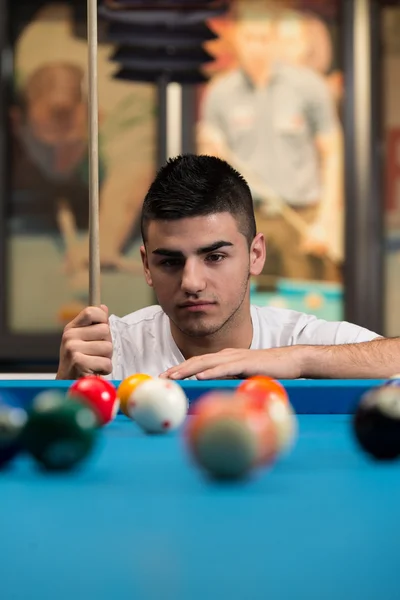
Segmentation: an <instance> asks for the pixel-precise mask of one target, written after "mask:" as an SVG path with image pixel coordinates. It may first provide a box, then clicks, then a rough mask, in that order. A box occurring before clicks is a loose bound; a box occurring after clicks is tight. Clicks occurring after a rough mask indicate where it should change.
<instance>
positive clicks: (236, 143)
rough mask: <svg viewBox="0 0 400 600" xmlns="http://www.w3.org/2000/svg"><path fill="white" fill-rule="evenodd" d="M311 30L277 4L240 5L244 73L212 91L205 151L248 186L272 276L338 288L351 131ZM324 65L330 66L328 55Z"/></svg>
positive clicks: (237, 45) (238, 49)
mask: <svg viewBox="0 0 400 600" xmlns="http://www.w3.org/2000/svg"><path fill="white" fill-rule="evenodd" d="M314 26H315V23H314ZM309 27H310V20H309V18H306V17H305V16H303V15H301V14H299V13H295V12H293V11H291V12H281V13H276V12H273V11H271V10H270V8H269V3H268V2H265V3H264V2H260V1H258V2H252V1H248V0H247V1H246V2H239V1H238V2H236V4H235V5H234V9H233V20H232V27H231V31H230V34H231V37H230V40H231V45H232V48H233V49H234V54H235V57H236V61H237V62H236V67H235V68H234V69H232V70H230V71H228V72H227V73H225V74H222V75H219V76H217V77H216V78H215V80H214V81H213V82H212V83H211V84H210V85H209V88H208V90H207V93H206V95H205V98H204V101H203V103H202V107H201V117H200V123H199V128H198V133H199V136H198V139H199V151H200V152H201V153H208V154H214V155H217V156H220V157H221V158H224V159H226V160H228V161H229V162H231V164H233V165H234V166H236V167H237V168H238V169H240V170H241V171H242V172H243V173H244V174H245V176H246V177H247V179H248V181H249V183H250V186H251V188H252V192H253V197H254V202H255V208H256V218H257V225H258V228H259V230H261V231H262V232H263V233H264V234H265V236H266V239H267V243H268V245H269V260H268V258H267V261H266V266H265V269H264V273H265V274H272V275H277V276H284V277H289V278H296V279H312V280H318V279H319V280H338V279H340V276H339V273H338V268H337V267H338V265H339V264H340V262H341V259H342V247H341V246H342V240H341V236H342V217H343V191H342V186H343V173H342V161H343V151H342V132H341V126H340V122H339V119H338V115H337V108H336V106H335V99H334V97H333V94H332V91H331V88H330V87H329V86H328V85H327V81H326V78H325V77H324V76H323V75H322V74H321V71H323V70H324V65H320V64H319V63H318V68H315V66H314V68H311V66H310V64H312V62H313V60H314V59H315V49H314V55H313V54H311V52H310V48H309V47H308V46H307V44H306V39H307V37H308V28H309ZM288 37H290V38H291V43H290V44H288ZM321 39H323V40H325V43H326V37H325V38H324V37H322V38H321ZM295 42H296V43H295ZM328 50H329V47H328ZM322 55H323V56H322ZM313 56H314V59H313ZM321 58H325V60H326V59H328V60H329V53H328V56H327V54H326V52H325V53H322V52H321ZM314 62H315V60H314ZM317 62H318V61H317ZM308 63H310V64H308ZM318 71H319V72H318Z"/></svg>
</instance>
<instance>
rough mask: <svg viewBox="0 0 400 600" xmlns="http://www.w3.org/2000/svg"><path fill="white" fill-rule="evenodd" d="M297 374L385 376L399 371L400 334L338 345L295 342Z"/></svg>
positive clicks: (313, 376)
mask: <svg viewBox="0 0 400 600" xmlns="http://www.w3.org/2000/svg"><path fill="white" fill-rule="evenodd" d="M298 348H299V352H301V353H302V358H301V365H302V367H301V373H302V374H301V377H306V378H311V379H318V378H324V379H386V378H388V377H391V376H392V375H395V374H396V373H400V338H392V339H389V338H377V339H375V340H372V341H370V342H359V343H357V344H343V345H339V346H298Z"/></svg>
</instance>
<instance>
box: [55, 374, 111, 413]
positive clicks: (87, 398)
mask: <svg viewBox="0 0 400 600" xmlns="http://www.w3.org/2000/svg"><path fill="white" fill-rule="evenodd" d="M67 395H68V396H69V397H70V398H74V399H78V400H81V401H82V402H85V403H87V404H88V405H89V406H90V407H91V408H92V409H93V410H94V412H95V413H96V415H97V417H98V419H99V421H100V424H101V425H106V424H107V423H109V422H110V421H112V420H113V419H114V418H115V416H116V414H117V412H118V409H119V400H118V398H117V390H116V388H115V386H114V385H113V384H112V383H110V382H109V381H107V380H106V379H103V378H102V377H99V376H98V375H88V376H86V377H81V378H80V379H77V380H76V381H75V382H74V383H73V384H72V385H71V387H70V388H69V390H68V394H67Z"/></svg>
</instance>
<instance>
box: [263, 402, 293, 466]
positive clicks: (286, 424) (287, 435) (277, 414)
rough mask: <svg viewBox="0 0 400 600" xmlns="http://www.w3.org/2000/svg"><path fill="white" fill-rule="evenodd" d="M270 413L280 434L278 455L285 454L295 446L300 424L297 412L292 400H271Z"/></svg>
mask: <svg viewBox="0 0 400 600" xmlns="http://www.w3.org/2000/svg"><path fill="white" fill-rule="evenodd" d="M267 406H268V413H269V415H270V417H271V420H272V422H273V423H274V425H275V428H276V432H277V436H278V440H277V441H278V455H285V454H287V453H288V452H290V450H291V449H292V448H293V446H294V444H295V442H296V439H297V435H298V425H297V417H296V414H295V412H294V410H293V408H292V406H291V404H290V402H284V401H282V400H271V401H269V402H268V405H267Z"/></svg>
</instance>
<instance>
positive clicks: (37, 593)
mask: <svg viewBox="0 0 400 600" xmlns="http://www.w3.org/2000/svg"><path fill="white" fill-rule="evenodd" d="M70 383H71V382H48V381H46V382H44V381H3V382H0V393H1V391H2V390H7V391H9V392H10V391H11V392H13V393H14V394H15V396H16V397H18V399H19V400H20V401H21V403H23V404H27V403H29V402H30V401H31V399H32V398H33V396H34V395H35V393H37V392H38V391H39V390H42V389H48V388H50V387H58V388H61V389H66V388H67V387H68V386H69V385H70ZM116 383H117V382H116ZM283 383H284V385H285V386H286V388H287V390H288V392H289V395H290V398H291V401H292V404H293V406H294V408H295V409H296V412H297V414H298V419H299V438H298V441H297V444H296V446H295V448H294V450H293V451H292V453H291V454H290V455H289V456H287V457H286V458H284V459H282V460H281V461H280V462H278V463H277V464H276V465H275V466H274V467H273V468H272V469H271V470H270V471H264V472H261V473H259V474H257V475H256V476H255V477H253V478H251V479H249V480H248V481H246V482H241V483H230V484H228V483H225V484H221V483H219V484H218V483H216V482H212V481H210V480H208V479H206V478H205V477H204V476H203V475H202V474H201V473H200V472H199V471H198V470H197V469H196V468H194V467H193V465H192V464H191V463H190V461H189V459H188V457H187V455H186V454H185V451H184V448H183V444H182V439H181V435H180V433H179V432H178V433H172V434H169V435H166V436H147V435H145V434H143V433H142V432H141V431H139V429H138V428H137V427H136V425H135V424H134V423H132V422H131V421H129V420H128V419H127V418H126V417H124V416H122V415H119V416H118V417H117V418H116V420H115V421H114V422H113V423H111V424H109V425H108V426H106V427H105V428H104V429H103V430H102V431H101V435H100V443H99V446H98V449H97V451H96V452H95V454H94V455H93V456H92V457H91V458H90V459H89V461H88V462H87V463H85V464H84V466H83V467H82V468H81V469H80V470H79V471H78V472H73V473H70V474H62V475H45V474H43V473H41V472H39V471H38V470H37V469H36V468H35V466H34V465H33V463H32V461H31V460H30V459H29V458H28V457H24V456H22V457H20V458H19V459H17V461H16V462H15V463H14V464H13V465H12V466H11V467H10V469H8V470H7V471H6V472H4V473H1V474H0V508H1V510H0V599H1V600H36V599H37V600H71V599H75V600H112V599H115V600H169V599H171V600H204V599H207V600H214V599H218V600H225V599H226V600H228V599H229V600H242V599H243V600H253V599H254V600H256V599H259V598H266V599H268V600H297V599H298V600H303V599H304V600H331V599H332V600H333V599H340V600H347V599H349V600H350V599H351V600H380V599H382V600H383V599H385V600H390V599H393V600H398V599H399V598H400V579H399V577H398V567H399V564H400V520H399V517H398V515H399V506H400V463H397V462H395V463H391V464H382V463H377V462H375V461H373V460H370V459H369V458H368V457H367V456H365V455H364V454H363V453H362V452H360V450H359V449H358V447H357V446H356V444H355V441H354V439H353V437H352V435H351V428H350V418H351V413H352V411H353V409H354V406H355V403H356V402H357V400H358V399H359V397H360V395H361V394H362V393H363V392H364V391H365V390H367V389H369V388H370V387H372V386H375V385H379V384H380V383H381V382H380V381H375V380H374V381H371V380H370V381H292V382H286V381H284V382H283ZM237 384H238V382H232V381H222V382H208V383H205V382H184V383H182V386H183V387H184V389H185V391H186V392H187V394H188V396H189V398H190V400H191V401H195V400H196V398H197V397H198V396H199V394H201V393H203V392H204V391H206V390H207V389H210V387H213V388H214V387H220V388H222V389H232V388H233V387H235V386H236V385H237Z"/></svg>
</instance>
